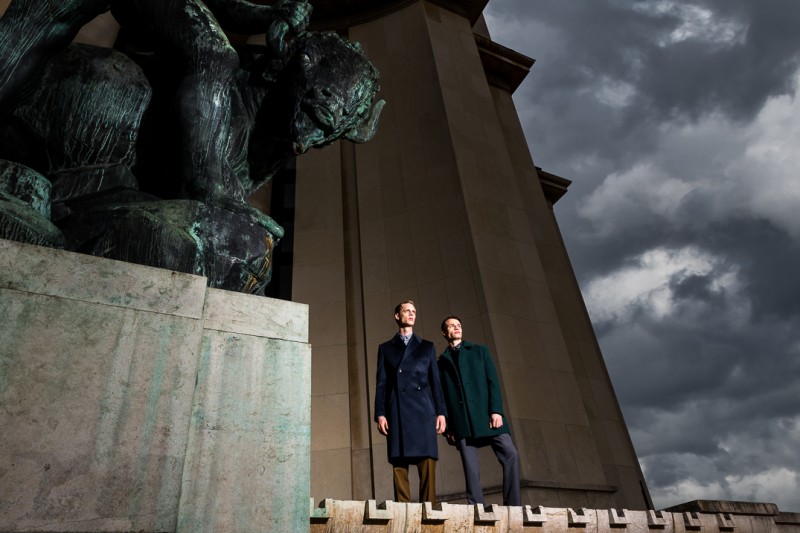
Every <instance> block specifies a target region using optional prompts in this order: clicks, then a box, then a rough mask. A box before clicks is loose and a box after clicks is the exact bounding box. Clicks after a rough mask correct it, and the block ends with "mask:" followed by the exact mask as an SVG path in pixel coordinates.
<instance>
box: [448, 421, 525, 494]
mask: <svg viewBox="0 0 800 533" xmlns="http://www.w3.org/2000/svg"><path fill="white" fill-rule="evenodd" d="M487 445H491V447H492V451H494V454H495V456H497V460H498V461H500V465H501V466H502V467H503V505H521V503H520V496H519V481H520V479H519V454H518V453H517V448H516V447H514V443H513V442H512V441H511V435H509V434H508V433H501V434H500V435H496V436H494V437H482V438H479V439H470V438H467V439H461V440H460V441H458V444H457V447H458V451H459V452H461V463H462V465H463V466H464V479H465V481H466V483H467V501H468V502H469V503H470V504H475V503H485V502H484V500H483V489H482V488H481V474H480V464H479V462H478V448H482V447H483V446H487Z"/></svg>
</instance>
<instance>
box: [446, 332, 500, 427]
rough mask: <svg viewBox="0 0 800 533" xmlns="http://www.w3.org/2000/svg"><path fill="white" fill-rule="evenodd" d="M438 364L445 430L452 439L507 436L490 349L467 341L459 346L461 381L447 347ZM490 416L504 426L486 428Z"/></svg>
mask: <svg viewBox="0 0 800 533" xmlns="http://www.w3.org/2000/svg"><path fill="white" fill-rule="evenodd" d="M438 364H439V376H440V378H441V380H442V391H443V392H444V400H445V404H446V405H447V414H448V418H447V430H448V431H450V432H451V433H453V435H455V437H456V440H461V439H463V438H467V437H472V438H480V437H491V436H494V435H499V434H501V433H509V429H508V421H507V420H506V419H505V415H504V414H503V398H502V396H501V394H500V381H499V380H498V378H497V370H496V369H495V367H494V362H493V361H492V356H491V354H490V353H489V348H487V347H486V346H484V345H482V344H473V343H471V342H467V341H463V342H462V343H461V350H460V355H459V358H458V366H459V367H460V369H461V379H459V374H458V372H456V367H455V364H454V363H453V356H452V355H451V353H450V348H449V347H448V348H447V349H446V350H445V351H444V352H443V353H442V355H441V356H439V361H438ZM492 413H497V414H499V415H501V416H502V417H503V425H502V426H500V427H499V428H497V429H492V428H490V427H489V416H490V415H491V414H492Z"/></svg>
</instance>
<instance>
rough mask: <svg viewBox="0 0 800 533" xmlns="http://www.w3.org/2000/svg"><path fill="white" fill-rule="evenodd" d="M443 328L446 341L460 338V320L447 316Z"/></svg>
mask: <svg viewBox="0 0 800 533" xmlns="http://www.w3.org/2000/svg"><path fill="white" fill-rule="evenodd" d="M444 327H445V330H444V331H443V332H442V335H444V338H445V339H447V342H453V341H460V340H461V322H459V321H458V320H457V319H455V318H448V319H447V321H446V322H445V323H444Z"/></svg>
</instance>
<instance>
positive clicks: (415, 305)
mask: <svg viewBox="0 0 800 533" xmlns="http://www.w3.org/2000/svg"><path fill="white" fill-rule="evenodd" d="M403 304H411V305H413V306H414V308H416V307H417V304H415V303H414V300H403V301H402V302H400V303H399V304H397V307H395V308H394V314H396V315H398V314H400V310H401V309H402V308H403Z"/></svg>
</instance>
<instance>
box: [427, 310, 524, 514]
mask: <svg viewBox="0 0 800 533" xmlns="http://www.w3.org/2000/svg"><path fill="white" fill-rule="evenodd" d="M442 335H443V336H444V338H445V339H447V344H448V346H447V349H446V350H445V351H444V352H443V353H442V355H441V356H440V357H439V362H438V364H439V376H440V378H441V380H442V390H443V391H444V399H445V404H446V405H447V413H448V419H447V431H446V432H445V436H446V437H447V440H448V442H450V443H451V444H455V445H456V447H457V448H458V451H459V452H460V453H461V463H462V464H463V466H464V478H465V481H466V485H467V501H468V502H469V503H470V504H475V503H485V502H484V499H483V489H482V488H481V478H480V464H479V463H478V448H481V447H483V446H491V447H492V450H493V451H494V454H495V456H497V460H498V461H500V464H501V465H502V467H503V505H521V503H520V494H519V491H520V489H519V486H520V485H519V481H520V473H519V455H518V453H517V449H516V447H515V446H514V443H513V442H512V441H511V434H510V432H509V429H508V425H507V424H505V423H504V421H503V398H502V396H501V395H500V382H499V381H498V378H497V371H496V370H495V367H494V362H492V356H491V354H490V353H489V349H488V348H487V347H486V346H484V345H482V344H473V343H471V342H466V341H463V339H462V330H461V319H460V318H458V317H457V316H452V315H451V316H448V317H447V318H445V319H444V321H442Z"/></svg>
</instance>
